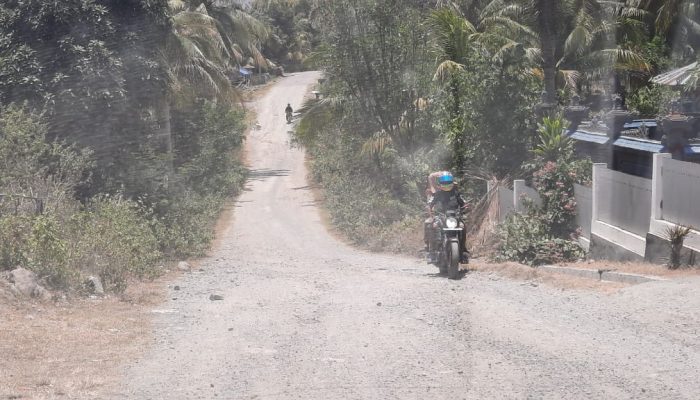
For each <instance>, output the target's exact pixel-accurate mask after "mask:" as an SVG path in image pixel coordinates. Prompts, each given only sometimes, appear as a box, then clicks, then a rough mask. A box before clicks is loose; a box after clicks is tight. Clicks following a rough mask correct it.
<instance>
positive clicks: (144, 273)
mask: <svg viewBox="0 0 700 400" xmlns="http://www.w3.org/2000/svg"><path fill="white" fill-rule="evenodd" d="M71 228H72V232H73V235H75V237H76V239H77V240H76V242H75V243H74V246H75V247H74V249H73V261H74V262H76V263H77V265H80V266H81V269H82V270H83V271H86V272H90V273H94V274H97V275H98V276H99V277H100V279H102V282H103V285H104V286H105V289H106V290H114V291H123V290H124V289H125V288H126V284H127V280H128V279H129V278H130V277H136V278H152V277H155V276H156V275H157V273H158V270H157V265H158V263H159V262H160V260H161V258H162V253H161V252H160V250H159V242H158V237H157V236H156V232H158V231H159V230H160V229H161V228H160V226H159V224H158V223H156V222H155V220H154V219H153V218H152V215H151V213H150V212H149V211H148V210H147V209H146V208H144V207H143V206H142V205H140V204H139V203H136V202H134V201H129V200H125V199H122V198H120V197H108V196H105V197H100V198H97V199H94V200H93V201H91V202H90V204H89V205H88V206H87V207H86V209H85V210H84V211H82V212H80V213H78V214H76V215H75V216H74V217H73V219H72V221H71Z"/></svg>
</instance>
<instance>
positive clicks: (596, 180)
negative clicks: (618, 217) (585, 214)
mask: <svg viewBox="0 0 700 400" xmlns="http://www.w3.org/2000/svg"><path fill="white" fill-rule="evenodd" d="M607 167H608V165H607V164H606V163H595V164H593V189H592V194H593V195H592V196H591V203H592V204H593V206H592V207H591V208H592V212H591V223H594V222H595V221H598V202H599V201H600V191H601V185H600V173H601V172H602V170H604V169H606V168H607Z"/></svg>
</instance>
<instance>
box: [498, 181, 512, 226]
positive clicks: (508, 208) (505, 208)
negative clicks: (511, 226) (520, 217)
mask: <svg viewBox="0 0 700 400" xmlns="http://www.w3.org/2000/svg"><path fill="white" fill-rule="evenodd" d="M498 207H499V212H498V221H499V222H503V221H505V220H506V218H507V217H508V214H510V213H511V212H513V210H515V205H514V204H513V191H512V190H510V189H508V188H504V187H501V186H499V187H498Z"/></svg>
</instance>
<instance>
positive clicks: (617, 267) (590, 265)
mask: <svg viewBox="0 0 700 400" xmlns="http://www.w3.org/2000/svg"><path fill="white" fill-rule="evenodd" d="M563 266H566V267H574V268H586V269H593V270H601V269H604V270H613V271H617V272H626V273H630V274H640V275H651V276H659V277H664V278H674V277H685V276H698V275H700V268H680V269H669V268H668V267H666V266H664V265H656V264H649V263H645V262H618V261H605V260H600V261H581V262H576V263H568V264H564V265H563Z"/></svg>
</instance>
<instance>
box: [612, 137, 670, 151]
mask: <svg viewBox="0 0 700 400" xmlns="http://www.w3.org/2000/svg"><path fill="white" fill-rule="evenodd" d="M613 145H615V146H617V147H624V148H627V149H634V150H640V151H646V152H649V153H660V152H661V150H662V149H663V146H662V145H661V143H660V142H656V141H652V140H644V139H636V138H629V137H624V136H623V137H620V138H619V139H617V140H616V141H615V142H614V143H613Z"/></svg>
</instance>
